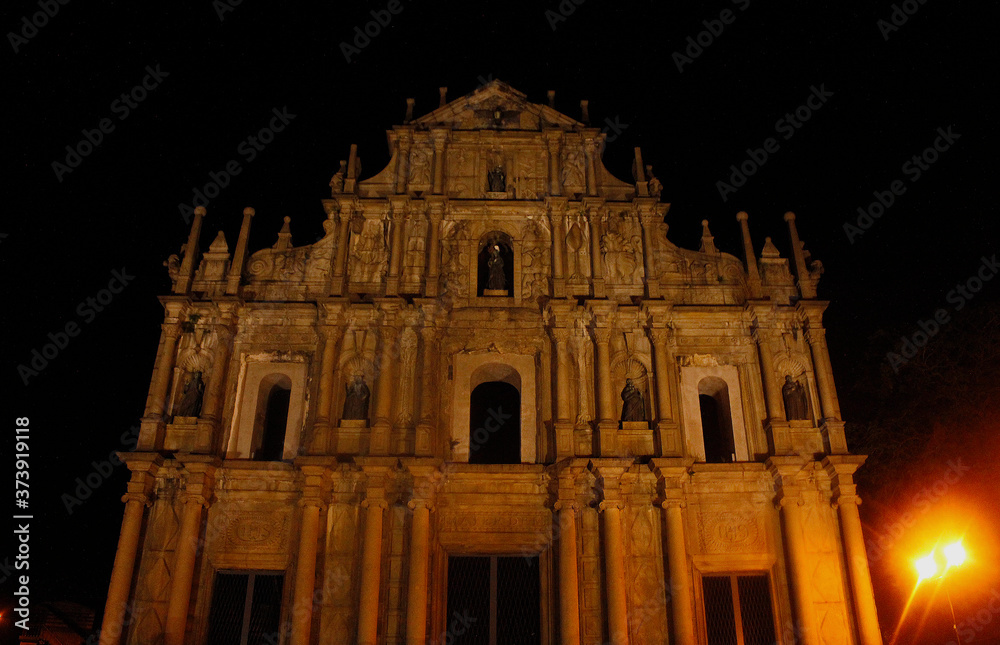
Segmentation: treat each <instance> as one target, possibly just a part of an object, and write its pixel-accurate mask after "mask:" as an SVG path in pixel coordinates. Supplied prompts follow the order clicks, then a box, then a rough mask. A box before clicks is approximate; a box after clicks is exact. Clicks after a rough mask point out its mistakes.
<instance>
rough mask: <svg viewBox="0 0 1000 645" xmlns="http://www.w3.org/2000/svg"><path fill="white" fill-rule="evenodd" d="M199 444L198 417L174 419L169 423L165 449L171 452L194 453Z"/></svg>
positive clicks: (164, 442) (164, 441)
mask: <svg viewBox="0 0 1000 645" xmlns="http://www.w3.org/2000/svg"><path fill="white" fill-rule="evenodd" d="M197 442H198V417H174V420H173V422H172V423H168V424H167V427H166V433H165V436H164V438H163V449H164V450H169V451H171V452H194V451H195V447H196V446H195V444H196V443H197Z"/></svg>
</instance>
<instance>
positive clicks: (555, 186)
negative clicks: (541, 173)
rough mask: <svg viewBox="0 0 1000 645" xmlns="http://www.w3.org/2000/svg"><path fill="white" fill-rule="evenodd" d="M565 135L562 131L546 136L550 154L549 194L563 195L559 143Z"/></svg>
mask: <svg viewBox="0 0 1000 645" xmlns="http://www.w3.org/2000/svg"><path fill="white" fill-rule="evenodd" d="M562 137H563V134H562V131H561V130H556V131H554V132H549V133H547V135H546V143H547V144H548V145H547V149H548V153H549V194H550V195H561V194H562V177H561V176H560V174H561V171H560V169H559V143H560V141H561V140H562Z"/></svg>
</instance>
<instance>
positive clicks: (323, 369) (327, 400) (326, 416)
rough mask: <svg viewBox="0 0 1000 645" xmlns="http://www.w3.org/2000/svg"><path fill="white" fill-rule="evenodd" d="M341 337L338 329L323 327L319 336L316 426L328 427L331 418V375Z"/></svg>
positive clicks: (334, 366)
mask: <svg viewBox="0 0 1000 645" xmlns="http://www.w3.org/2000/svg"><path fill="white" fill-rule="evenodd" d="M342 335H343V330H342V329H341V328H340V327H334V326H330V325H323V326H322V327H320V336H321V338H322V339H323V359H322V362H321V364H320V374H319V401H318V403H317V405H316V425H318V426H320V425H322V426H328V425H329V424H330V419H332V418H333V416H334V415H333V373H334V371H335V368H336V361H337V344H338V343H339V342H340V338H341V336H342Z"/></svg>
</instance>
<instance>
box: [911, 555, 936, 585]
mask: <svg viewBox="0 0 1000 645" xmlns="http://www.w3.org/2000/svg"><path fill="white" fill-rule="evenodd" d="M916 566H917V573H918V574H919V575H920V579H921V580H926V579H927V578H933V577H934V575H935V574H936V573H937V572H938V565H937V562H935V561H934V554H933V553H931V554H930V555H927V556H924V557H922V558H920V559H919V560H917V563H916Z"/></svg>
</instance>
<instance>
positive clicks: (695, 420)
mask: <svg viewBox="0 0 1000 645" xmlns="http://www.w3.org/2000/svg"><path fill="white" fill-rule="evenodd" d="M680 372H681V374H680V390H681V392H680V394H681V414H682V416H683V422H684V442H685V446H686V448H687V454H688V455H690V456H691V457H694V458H695V459H696V460H698V461H706V460H707V455H706V450H705V428H704V427H703V425H702V404H703V399H702V398H701V397H703V396H704V397H708V398H709V399H711V400H712V404H708V402H707V401H705V403H706V404H708V405H714V406H715V408H716V411H717V413H718V414H719V418H720V421H721V423H722V424H723V428H724V429H725V430H731V436H732V448H733V450H732V452H733V453H735V454H736V461H749V460H750V451H749V448H748V446H747V434H746V424H745V423H744V418H743V405H742V403H741V401H742V396H741V392H740V378H739V372H738V370H737V369H736V367H735V366H733V365H712V366H685V367H681V370H680Z"/></svg>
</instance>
